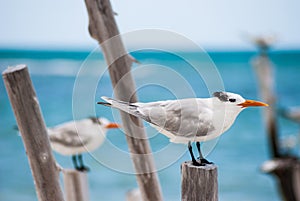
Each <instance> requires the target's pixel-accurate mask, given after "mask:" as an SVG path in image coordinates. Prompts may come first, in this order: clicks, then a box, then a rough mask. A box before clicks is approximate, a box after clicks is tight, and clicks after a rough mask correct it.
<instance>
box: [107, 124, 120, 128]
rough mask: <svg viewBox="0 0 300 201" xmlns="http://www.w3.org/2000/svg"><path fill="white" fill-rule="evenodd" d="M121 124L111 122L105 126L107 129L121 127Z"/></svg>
mask: <svg viewBox="0 0 300 201" xmlns="http://www.w3.org/2000/svg"><path fill="white" fill-rule="evenodd" d="M120 127H121V126H120V125H119V124H117V123H109V124H107V125H106V126H105V128H107V129H111V128H120Z"/></svg>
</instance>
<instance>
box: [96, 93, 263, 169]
mask: <svg viewBox="0 0 300 201" xmlns="http://www.w3.org/2000/svg"><path fill="white" fill-rule="evenodd" d="M102 99H103V100H105V101H106V102H98V104H102V105H105V106H109V107H114V108H117V109H119V110H122V111H124V112H127V113H129V114H131V115H134V116H136V117H139V118H142V119H143V120H145V121H147V122H149V123H150V125H151V126H153V127H154V128H156V129H157V130H158V131H159V132H160V133H162V134H164V135H166V136H167V137H169V138H170V141H171V142H174V143H184V144H188V150H189V152H190V155H191V158H192V161H193V164H194V165H205V164H209V163H210V162H208V161H207V160H206V159H205V158H204V157H203V155H202V153H201V149H200V142H203V141H207V140H211V139H213V138H216V137H218V136H220V135H221V134H223V133H224V132H225V131H226V130H228V129H229V128H230V127H231V125H232V124H233V122H234V121H235V119H236V117H237V116H238V114H239V113H240V112H241V111H242V110H243V109H245V108H246V107H249V106H268V105H267V104H265V103H262V102H258V101H254V100H245V99H244V98H243V97H241V96H240V95H238V94H234V93H230V92H215V93H214V94H213V97H211V98H190V99H181V100H166V101H157V102H149V103H140V102H137V103H128V102H124V101H119V100H114V99H112V98H108V97H102ZM191 142H196V146H197V149H198V152H199V159H200V163H199V162H197V161H196V159H195V157H194V154H193V151H192V146H191Z"/></svg>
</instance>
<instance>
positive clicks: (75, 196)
mask: <svg viewBox="0 0 300 201" xmlns="http://www.w3.org/2000/svg"><path fill="white" fill-rule="evenodd" d="M63 180H64V189H65V198H66V201H88V200H89V188H88V178H87V173H86V172H80V171H77V170H63Z"/></svg>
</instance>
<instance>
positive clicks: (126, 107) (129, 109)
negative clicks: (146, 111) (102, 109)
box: [98, 96, 144, 118]
mask: <svg viewBox="0 0 300 201" xmlns="http://www.w3.org/2000/svg"><path fill="white" fill-rule="evenodd" d="M101 98H102V99H103V100H105V101H106V102H98V104H101V105H105V106H109V107H114V108H117V109H119V110H122V111H124V112H126V113H129V114H132V115H134V116H139V117H141V118H144V117H143V116H141V114H140V113H139V112H138V110H137V107H138V106H137V105H135V104H134V103H128V102H125V101H120V100H115V99H112V98H108V97H105V96H102V97H101Z"/></svg>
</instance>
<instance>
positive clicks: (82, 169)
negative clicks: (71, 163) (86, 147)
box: [78, 154, 90, 172]
mask: <svg viewBox="0 0 300 201" xmlns="http://www.w3.org/2000/svg"><path fill="white" fill-rule="evenodd" d="M78 160H79V165H80V167H79V170H80V171H83V172H84V171H90V168H89V167H87V166H85V165H84V163H83V159H82V155H81V154H78Z"/></svg>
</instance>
